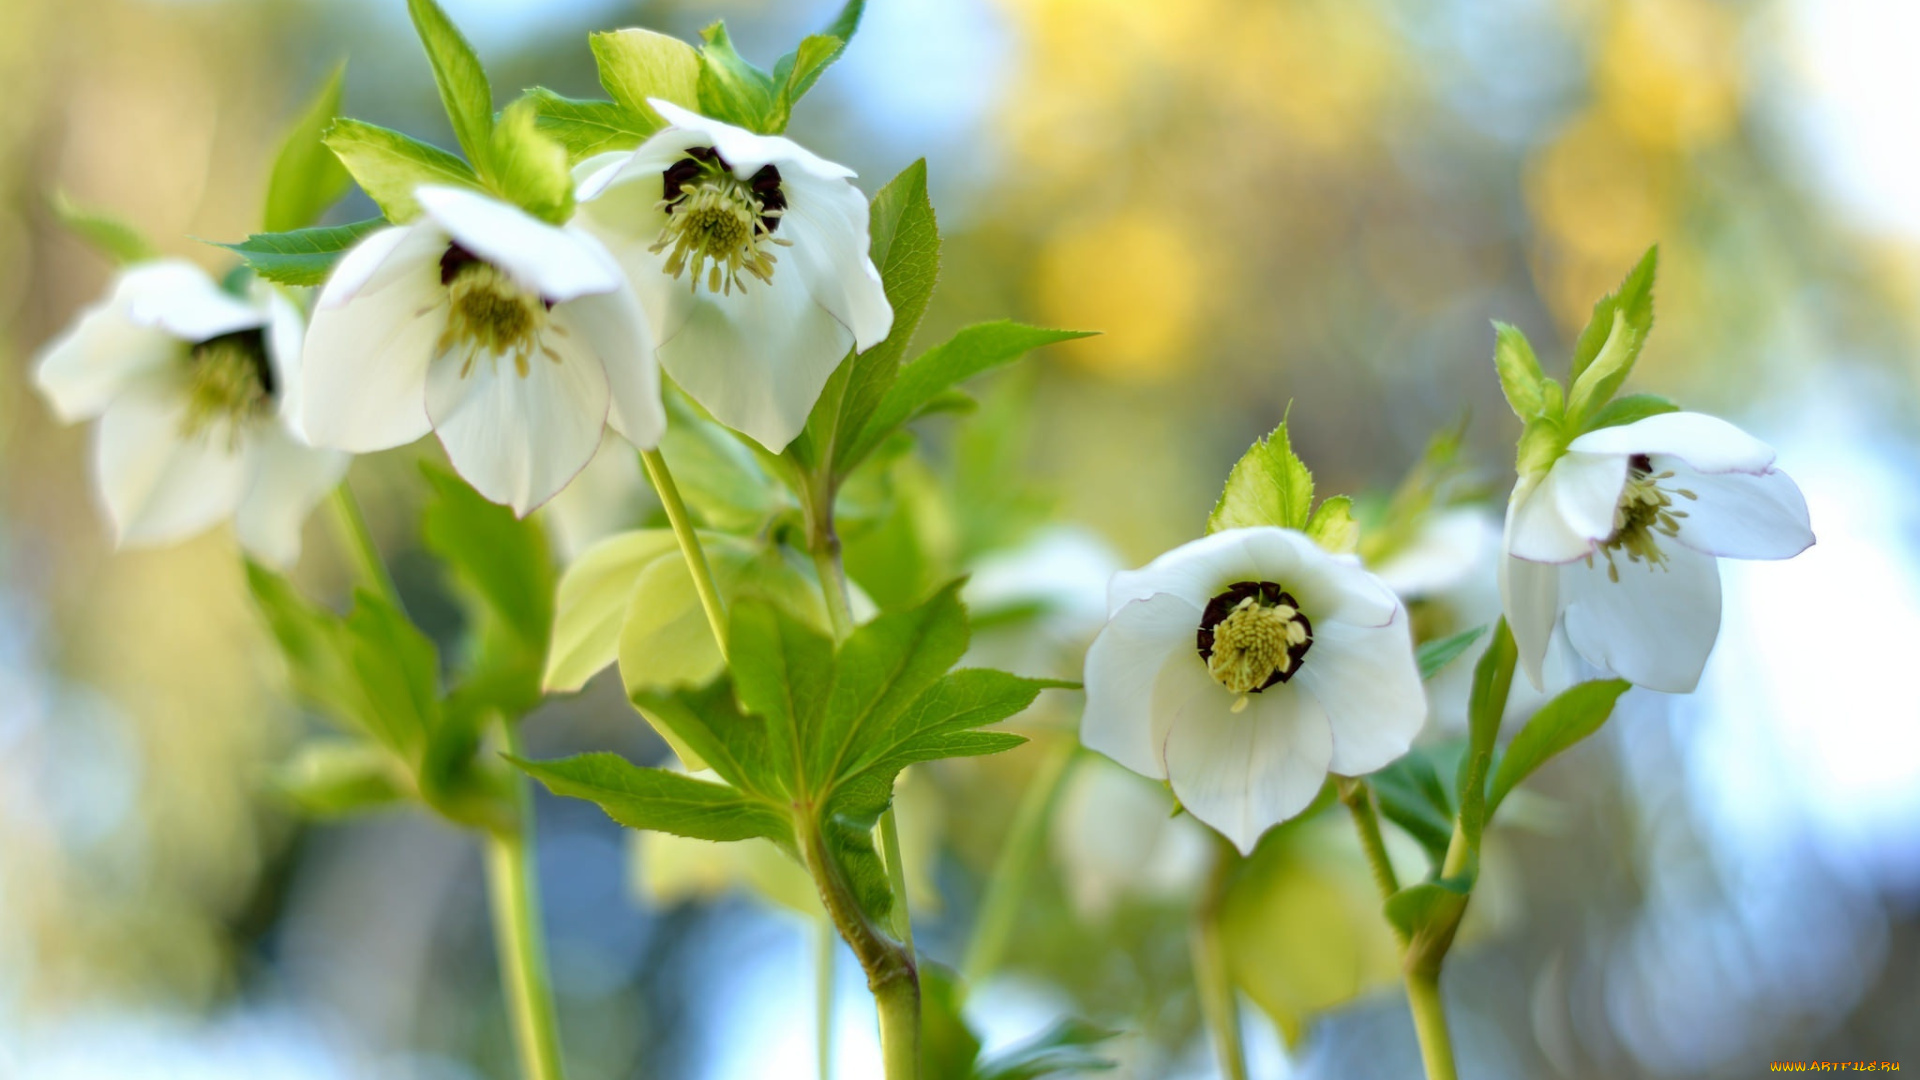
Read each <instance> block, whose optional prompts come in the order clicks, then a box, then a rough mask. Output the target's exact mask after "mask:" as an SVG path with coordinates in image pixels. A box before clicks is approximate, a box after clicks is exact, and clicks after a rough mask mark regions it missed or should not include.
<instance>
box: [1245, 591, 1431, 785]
mask: <svg viewBox="0 0 1920 1080" xmlns="http://www.w3.org/2000/svg"><path fill="white" fill-rule="evenodd" d="M1290 685H1292V686H1295V687H1298V688H1299V689H1302V690H1304V691H1306V692H1307V693H1309V694H1312V695H1313V696H1314V697H1315V698H1316V699H1318V700H1319V702H1320V705H1321V707H1322V708H1323V709H1325V710H1326V714H1327V721H1328V723H1329V724H1330V725H1331V727H1332V730H1333V759H1332V761H1331V762H1329V764H1328V768H1329V769H1331V770H1332V771H1334V772H1336V773H1339V774H1340V775H1342V776H1360V775H1363V774H1365V773H1370V772H1372V771H1374V770H1375V769H1378V768H1381V767H1382V766H1384V765H1386V764H1387V763H1388V762H1391V761H1392V760H1394V759H1395V758H1397V757H1399V756H1400V755H1402V754H1404V753H1406V752H1407V747H1408V746H1411V745H1412V744H1413V737H1414V736H1415V735H1418V734H1419V733H1420V727H1421V725H1422V724H1424V723H1426V719H1427V695H1426V692H1425V691H1424V690H1423V689H1422V688H1421V686H1420V669H1419V666H1418V664H1416V663H1415V661H1414V656H1413V635H1412V632H1411V630H1410V629H1409V620H1408V619H1407V618H1406V617H1405V615H1404V613H1402V615H1401V617H1400V618H1397V619H1395V620H1394V621H1393V622H1392V623H1390V624H1389V625H1387V626H1350V625H1348V624H1346V623H1338V622H1328V623H1325V624H1316V625H1315V626H1314V633H1313V646H1312V647H1311V648H1309V649H1308V650H1307V655H1306V657H1305V658H1304V659H1302V660H1301V662H1300V672H1299V674H1297V675H1295V676H1294V677H1293V680H1292V683H1291V684H1290ZM1279 689H1280V687H1279V686H1275V687H1273V688H1272V689H1269V690H1267V691H1265V692H1263V693H1261V694H1259V695H1257V696H1259V697H1265V696H1266V695H1267V694H1271V693H1274V692H1275V691H1277V690H1279Z"/></svg>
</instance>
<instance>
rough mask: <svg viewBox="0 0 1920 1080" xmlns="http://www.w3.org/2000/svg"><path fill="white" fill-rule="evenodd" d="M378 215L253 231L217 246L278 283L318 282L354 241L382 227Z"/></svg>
mask: <svg viewBox="0 0 1920 1080" xmlns="http://www.w3.org/2000/svg"><path fill="white" fill-rule="evenodd" d="M385 225H386V222H384V221H382V220H380V219H379V218H370V219H368V220H366V221H355V222H352V223H350V224H347V225H316V226H313V227H312V228H306V229H294V230H292V231H290V232H278V233H254V234H253V235H252V236H249V237H247V238H246V239H245V240H242V241H241V242H239V243H237V244H221V245H219V246H220V247H223V248H226V249H227V250H228V251H231V252H233V253H234V254H236V255H238V256H240V259H241V261H242V262H244V263H245V264H246V266H247V268H248V269H250V270H252V271H253V272H254V273H255V274H258V275H259V276H260V277H262V278H265V279H266V280H268V281H273V282H278V283H279V284H281V285H321V284H324V283H325V282H326V280H327V277H328V275H330V274H332V273H333V268H334V266H335V265H336V264H338V263H339V261H340V257H341V256H343V255H345V254H346V253H347V252H348V251H349V250H351V249H352V247H353V246H354V245H355V244H358V243H359V242H360V241H362V240H364V239H366V237H367V235H368V234H369V233H372V232H373V231H374V230H376V229H379V228H382V227H384V226H385Z"/></svg>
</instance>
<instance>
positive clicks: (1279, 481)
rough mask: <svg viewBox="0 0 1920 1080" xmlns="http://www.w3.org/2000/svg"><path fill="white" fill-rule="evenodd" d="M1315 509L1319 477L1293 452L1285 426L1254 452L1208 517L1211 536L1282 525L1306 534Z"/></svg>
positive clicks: (1238, 466) (1235, 469)
mask: <svg viewBox="0 0 1920 1080" xmlns="http://www.w3.org/2000/svg"><path fill="white" fill-rule="evenodd" d="M1312 508H1313V474H1312V473H1311V472H1309V471H1307V464H1306V462H1304V461H1301V460H1300V455H1298V454H1296V453H1294V452H1293V444H1292V442H1291V441H1290V440H1289V439H1288V437H1287V424H1286V421H1284V420H1282V421H1281V422H1280V426H1279V427H1277V428H1274V429H1273V434H1272V435H1270V436H1268V437H1267V438H1264V439H1260V440H1258V441H1257V442H1255V443H1254V444H1253V446H1252V447H1251V448H1249V449H1248V450H1247V452H1246V454H1245V455H1243V456H1242V457H1241V458H1240V460H1239V462H1238V463H1236V464H1235V465H1234V467H1233V471H1232V472H1230V473H1228V474H1227V486H1226V488H1225V490H1223V491H1222V492H1221V493H1220V501H1219V502H1218V503H1216V504H1215V505H1214V508H1213V513H1211V514H1209V515H1208V516H1207V532H1209V533H1216V532H1219V531H1220V530H1222V529H1243V528H1250V527H1253V526H1257V525H1278V526H1279V527H1281V528H1283V529H1305V528H1306V527H1307V522H1308V518H1309V516H1310V514H1309V511H1311V510H1312Z"/></svg>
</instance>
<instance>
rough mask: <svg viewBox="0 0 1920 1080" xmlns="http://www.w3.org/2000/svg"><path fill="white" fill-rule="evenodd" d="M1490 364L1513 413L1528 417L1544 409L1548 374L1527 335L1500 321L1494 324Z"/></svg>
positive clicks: (1536, 414) (1546, 399)
mask: <svg viewBox="0 0 1920 1080" xmlns="http://www.w3.org/2000/svg"><path fill="white" fill-rule="evenodd" d="M1493 334H1494V338H1493V366H1494V370H1496V371H1497V372H1499V374H1500V390H1501V392H1502V393H1504V394H1506V396H1507V406H1508V407H1509V408H1511V409H1512V410H1513V415H1515V416H1517V417H1519V418H1520V419H1522V420H1531V419H1533V418H1534V417H1536V416H1539V415H1540V414H1541V413H1543V412H1546V411H1547V401H1548V398H1547V389H1546V384H1547V381H1548V380H1547V376H1546V374H1545V373H1543V372H1542V371H1541V370H1540V360H1539V358H1538V357H1536V356H1535V355H1534V354H1533V345H1532V344H1531V343H1530V342H1528V341H1527V335H1525V334H1523V333H1521V332H1520V329H1519V328H1518V327H1515V326H1509V325H1507V324H1506V323H1503V322H1495V323H1494V324H1493Z"/></svg>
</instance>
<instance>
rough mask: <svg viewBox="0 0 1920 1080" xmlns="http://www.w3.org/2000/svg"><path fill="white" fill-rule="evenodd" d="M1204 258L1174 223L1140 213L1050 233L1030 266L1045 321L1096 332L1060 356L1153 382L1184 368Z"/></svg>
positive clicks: (1189, 352)
mask: <svg viewBox="0 0 1920 1080" xmlns="http://www.w3.org/2000/svg"><path fill="white" fill-rule="evenodd" d="M1205 258H1206V254H1205V253H1203V252H1201V251H1199V250H1197V249H1196V245H1195V243H1194V241H1193V239H1192V238H1191V237H1190V236H1189V235H1188V234H1187V233H1186V232H1185V231H1183V230H1182V229H1181V228H1180V227H1179V225H1178V223H1177V222H1175V221H1172V220H1169V218H1168V216H1167V215H1165V214H1153V213H1148V212H1146V211H1144V210H1128V211H1125V212H1123V213H1122V214H1120V215H1118V216H1116V217H1113V218H1108V219H1106V220H1103V221H1099V222H1094V223H1089V224H1086V225H1083V226H1081V227H1080V228H1077V229H1074V230H1073V231H1071V232H1065V233H1062V234H1061V235H1059V236H1056V237H1054V238H1052V239H1051V240H1050V241H1048V242H1047V243H1046V245H1045V246H1044V247H1043V248H1042V249H1041V251H1040V256H1039V260H1038V264H1037V268H1036V271H1035V291H1036V293H1037V299H1038V301H1039V304H1040V309H1041V311H1042V312H1044V313H1045V318H1046V320H1047V321H1048V322H1049V323H1050V324H1051V325H1054V326H1075V327H1086V328H1089V329H1097V330H1100V331H1101V332H1102V335H1103V336H1101V337H1098V338H1090V339H1086V340H1084V341H1080V342H1075V343H1073V347H1070V348H1062V349H1061V350H1060V352H1061V355H1062V356H1064V357H1067V358H1069V359H1071V360H1072V361H1073V362H1074V363H1076V364H1078V365H1080V366H1081V367H1084V368H1086V369H1088V370H1090V371H1097V372H1099V373H1101V374H1103V375H1109V376H1113V377H1116V378H1122V379H1136V380H1153V379H1158V378H1163V377H1165V376H1168V375H1171V374H1173V373H1175V372H1178V371H1181V370H1183V369H1185V368H1186V367H1188V366H1189V365H1190V364H1191V362H1192V360H1193V354H1192V343H1191V341H1190V337H1191V335H1192V331H1193V327H1194V323H1195V322H1196V320H1197V319H1198V317H1199V314H1200V307H1201V276H1202V274H1203V273H1204V272H1205V270H1204V269H1203V265H1202V260H1203V259H1205Z"/></svg>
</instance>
